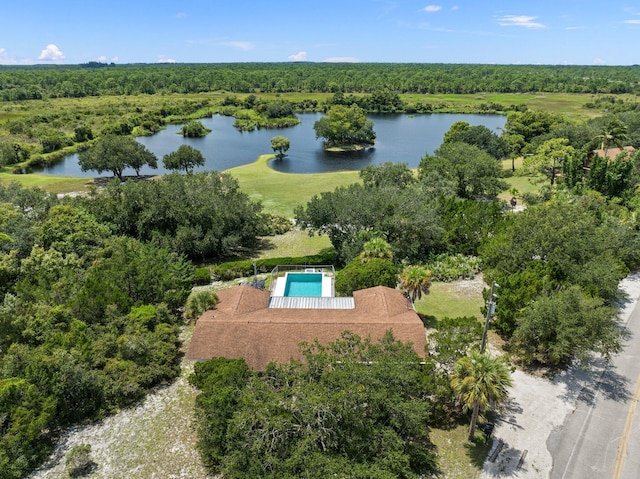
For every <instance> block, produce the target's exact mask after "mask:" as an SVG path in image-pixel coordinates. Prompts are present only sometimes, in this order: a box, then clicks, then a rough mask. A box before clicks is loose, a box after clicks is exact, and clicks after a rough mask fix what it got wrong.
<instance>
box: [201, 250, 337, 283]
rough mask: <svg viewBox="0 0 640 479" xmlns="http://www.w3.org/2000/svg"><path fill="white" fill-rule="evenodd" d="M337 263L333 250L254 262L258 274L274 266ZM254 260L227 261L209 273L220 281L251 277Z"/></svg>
mask: <svg viewBox="0 0 640 479" xmlns="http://www.w3.org/2000/svg"><path fill="white" fill-rule="evenodd" d="M336 261H337V255H336V252H335V250H333V249H330V250H329V249H328V250H327V251H323V252H321V253H319V254H316V255H311V256H297V257H292V256H286V257H282V258H266V259H259V260H256V262H255V263H256V270H257V272H258V273H270V272H271V270H273V268H275V267H276V266H281V265H287V264H300V265H309V266H313V265H322V264H335V263H336ZM253 262H254V260H251V259H245V260H239V261H229V262H227V263H222V264H218V265H214V266H212V267H211V273H212V275H213V277H214V278H215V279H218V280H222V281H229V280H232V279H236V278H246V277H248V276H252V275H253V273H254V269H253Z"/></svg>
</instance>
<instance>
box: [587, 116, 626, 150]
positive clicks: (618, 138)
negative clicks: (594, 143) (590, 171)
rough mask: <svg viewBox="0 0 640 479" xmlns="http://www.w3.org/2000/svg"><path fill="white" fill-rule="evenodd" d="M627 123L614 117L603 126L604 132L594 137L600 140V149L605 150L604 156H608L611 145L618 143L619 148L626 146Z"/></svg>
mask: <svg viewBox="0 0 640 479" xmlns="http://www.w3.org/2000/svg"><path fill="white" fill-rule="evenodd" d="M627 130H628V129H627V125H625V124H624V123H622V122H621V121H620V120H618V119H617V118H614V119H613V120H611V121H610V122H609V123H607V124H606V125H604V126H603V127H602V133H600V134H599V135H597V136H596V137H595V138H594V139H595V140H598V141H600V149H601V150H604V157H605V158H607V151H608V150H609V147H610V146H611V145H616V146H617V147H618V148H622V147H623V146H624V142H625V141H628V139H629V137H628V136H627Z"/></svg>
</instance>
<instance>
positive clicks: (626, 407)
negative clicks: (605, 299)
mask: <svg viewBox="0 0 640 479" xmlns="http://www.w3.org/2000/svg"><path fill="white" fill-rule="evenodd" d="M639 283H640V281H637V280H636V281H634V282H632V284H630V286H629V287H630V290H629V291H628V294H629V298H628V300H627V304H626V306H625V307H626V310H627V317H626V318H625V317H624V313H623V314H622V315H621V319H622V320H623V321H626V330H627V332H628V337H627V338H626V341H625V347H624V350H623V351H622V352H621V353H620V354H619V355H617V356H615V357H614V358H613V361H612V362H611V363H610V364H608V365H605V364H604V363H602V364H599V365H598V364H596V365H595V367H594V368H593V370H592V371H590V372H589V373H588V376H589V377H588V378H585V379H587V380H585V381H584V382H583V384H584V386H583V388H582V390H581V391H580V393H579V394H578V397H577V402H576V408H575V410H574V411H573V412H572V413H571V414H569V415H568V416H567V419H566V420H565V423H564V424H563V426H562V427H561V428H558V429H556V430H555V431H554V432H552V433H551V435H550V436H549V438H548V440H547V448H548V450H549V451H550V452H551V455H552V458H553V466H552V470H551V474H550V477H551V479H601V478H602V479H604V478H606V479H638V478H639V477H640V434H639V432H640V418H637V417H636V407H637V405H638V399H639V398H640V305H639V304H638V301H637V299H638V297H639V296H640V285H639ZM623 310H624V308H623Z"/></svg>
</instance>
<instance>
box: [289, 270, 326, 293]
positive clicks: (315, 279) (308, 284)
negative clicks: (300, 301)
mask: <svg viewBox="0 0 640 479" xmlns="http://www.w3.org/2000/svg"><path fill="white" fill-rule="evenodd" d="M322 276H323V275H322V273H287V274H286V276H285V287H284V295H283V296H289V297H290V296H305V297H309V296H317V297H320V296H322Z"/></svg>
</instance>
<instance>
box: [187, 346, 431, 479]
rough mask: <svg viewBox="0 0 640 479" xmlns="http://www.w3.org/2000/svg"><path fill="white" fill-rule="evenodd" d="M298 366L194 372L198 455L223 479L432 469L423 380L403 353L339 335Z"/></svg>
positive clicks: (413, 358) (411, 473)
mask: <svg viewBox="0 0 640 479" xmlns="http://www.w3.org/2000/svg"><path fill="white" fill-rule="evenodd" d="M303 350H304V354H305V363H306V365H304V366H303V365H301V364H296V363H291V364H283V365H278V364H271V365H269V366H268V367H267V370H266V371H265V372H264V373H263V374H257V373H251V372H249V371H248V370H247V367H246V365H245V364H244V361H242V360H227V359H222V358H214V359H212V360H211V361H208V362H205V363H200V364H197V365H196V367H195V374H194V376H193V377H192V379H191V381H192V382H193V384H195V385H196V386H197V387H198V388H199V389H200V390H201V391H202V392H201V394H200V395H199V396H198V398H197V401H196V408H197V411H198V424H199V437H200V440H199V448H200V452H201V454H202V456H203V458H204V460H205V463H206V464H207V465H208V466H209V467H210V468H211V470H212V472H214V473H221V474H222V475H224V477H228V478H240V477H243V478H244V477H264V478H281V477H310V478H318V479H320V478H323V479H324V478H326V477H332V476H334V475H336V474H337V475H340V476H341V477H351V478H362V479H365V478H367V479H368V478H372V477H377V478H381V479H382V478H388V479H392V478H394V479H395V478H417V477H420V476H421V475H423V474H428V473H430V472H433V471H434V470H435V468H436V457H435V454H434V448H433V445H432V444H431V442H430V441H429V435H428V428H427V425H428V424H429V420H430V415H429V412H430V401H429V400H428V393H427V391H426V390H425V389H424V384H425V373H424V370H423V369H422V367H421V366H420V358H419V357H418V355H417V354H416V353H415V352H413V350H412V349H411V347H410V346H409V345H407V344H403V343H401V342H399V341H396V340H394V338H393V336H392V335H391V334H387V335H386V336H385V337H384V338H383V339H382V340H381V342H380V344H373V343H372V342H370V341H368V340H364V339H361V338H359V337H358V336H354V335H351V334H348V333H345V334H344V335H343V339H342V340H339V341H336V342H334V343H331V344H330V345H328V346H321V345H319V344H317V343H314V344H311V345H307V346H306V347H305V348H304V349H303Z"/></svg>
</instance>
